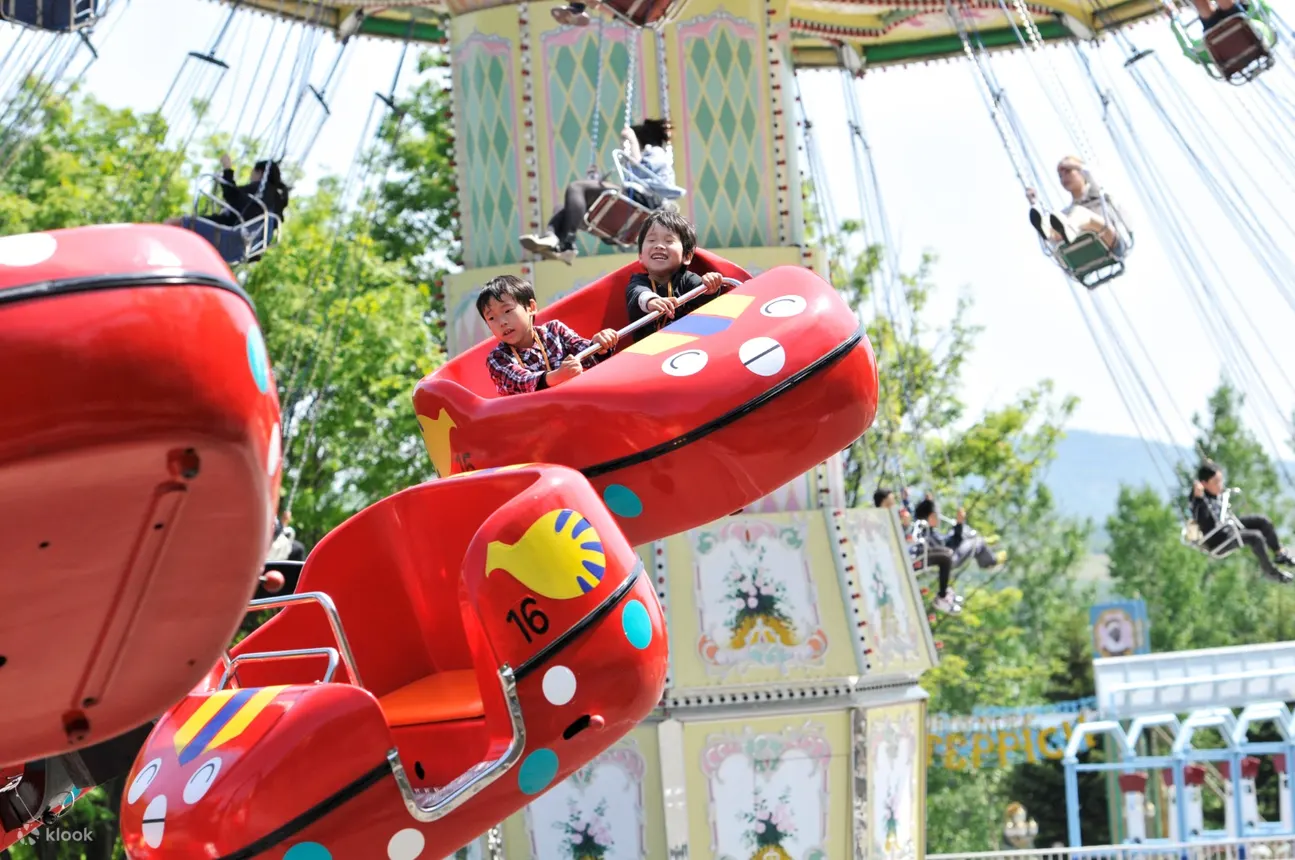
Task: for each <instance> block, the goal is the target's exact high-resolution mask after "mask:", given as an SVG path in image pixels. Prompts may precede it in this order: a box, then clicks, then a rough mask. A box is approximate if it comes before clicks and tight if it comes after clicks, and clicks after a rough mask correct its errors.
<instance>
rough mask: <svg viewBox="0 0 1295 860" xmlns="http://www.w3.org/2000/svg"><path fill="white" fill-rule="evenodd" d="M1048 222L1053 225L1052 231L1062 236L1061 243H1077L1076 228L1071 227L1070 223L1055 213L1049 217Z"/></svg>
mask: <svg viewBox="0 0 1295 860" xmlns="http://www.w3.org/2000/svg"><path fill="white" fill-rule="evenodd" d="M1048 221H1049V223H1051V224H1052V229H1053V230H1056V231H1057V234H1058V235H1059V236H1061V241H1063V242H1065V243H1066V244H1067V245H1069V244H1071V243H1072V242H1074V241H1075V228H1074V227H1071V226H1070V223H1069V222H1068V221H1066V220H1065V219H1064V218H1061V217H1059V216H1058V215H1057V214H1056V213H1055V212H1054V213H1053V214H1051V215H1049V216H1048Z"/></svg>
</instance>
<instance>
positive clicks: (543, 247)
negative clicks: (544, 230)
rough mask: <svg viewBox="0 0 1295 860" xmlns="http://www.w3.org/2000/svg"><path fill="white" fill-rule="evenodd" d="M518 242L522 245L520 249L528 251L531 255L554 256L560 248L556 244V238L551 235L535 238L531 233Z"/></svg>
mask: <svg viewBox="0 0 1295 860" xmlns="http://www.w3.org/2000/svg"><path fill="white" fill-rule="evenodd" d="M519 241H520V242H521V243H522V247H523V248H525V249H526V250H528V251H530V252H531V253H532V254H543V255H546V256H547V255H549V254H556V253H557V252H558V248H559V247H561V246H560V245H559V243H558V237H557V236H554V235H553V234H552V233H550V234H548V235H547V236H536V235H535V234H533V233H532V234H531V235H529V236H523V237H522V238H521V239H520V240H519Z"/></svg>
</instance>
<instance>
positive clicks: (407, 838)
mask: <svg viewBox="0 0 1295 860" xmlns="http://www.w3.org/2000/svg"><path fill="white" fill-rule="evenodd" d="M426 844H427V839H426V838H425V837H424V836H423V834H422V833H421V832H420V831H418V830H415V829H414V828H412V827H406V828H405V829H404V830H402V831H400V832H399V833H397V834H396V835H395V836H393V837H391V841H390V842H388V843H387V857H388V858H390V860H415V858H417V857H418V855H420V854H422V853H423V846H425V845H426Z"/></svg>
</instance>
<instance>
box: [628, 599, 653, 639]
mask: <svg viewBox="0 0 1295 860" xmlns="http://www.w3.org/2000/svg"><path fill="white" fill-rule="evenodd" d="M621 627H622V628H624V630H625V638H626V639H628V640H629V641H630V644H631V645H633V646H634V647H635V648H637V649H639V650H640V651H642V650H643V649H644V648H646V647H647V646H649V645H651V644H652V619H651V618H649V617H648V611H647V607H646V606H644V605H643V604H642V603H639V602H638V601H637V600H631V601H630V602H629V603H627V604H625V611H624V612H622V613H621Z"/></svg>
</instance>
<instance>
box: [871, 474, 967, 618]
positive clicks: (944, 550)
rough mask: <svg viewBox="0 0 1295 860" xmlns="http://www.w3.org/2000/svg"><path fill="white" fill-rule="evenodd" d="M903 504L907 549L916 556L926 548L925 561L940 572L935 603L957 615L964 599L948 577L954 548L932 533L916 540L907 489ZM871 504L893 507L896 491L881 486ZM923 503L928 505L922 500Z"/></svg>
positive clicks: (935, 605) (942, 609)
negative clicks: (950, 585)
mask: <svg viewBox="0 0 1295 860" xmlns="http://www.w3.org/2000/svg"><path fill="white" fill-rule="evenodd" d="M904 496H905V498H904V504H903V506H902V507H901V508H900V509H899V521H900V523H901V524H902V525H903V526H904V531H905V534H904V539H905V540H906V541H907V542H908V544H909V546H908V552H909V555H912V556H913V557H914V558H916V559H920V558H922V556H923V550H925V556H926V564H927V567H928V569H929V568H930V567H934V568H935V569H936V572H937V574H938V577H939V579H938V586H937V590H936V593H935V601H934V603H933V604H932V605H933V606H934V607H935V608H936V609H938V610H939V611H940V612H949V613H952V614H954V615H957V614H958V613H959V612H961V611H962V598H961V597H959V596H958V595H957V594H955V593H954V591H953V589H951V588H949V579H950V578H951V577H952V576H953V550H951V549H949V548H948V547H946V546H941V545H940V542H939V540H938V539H933V538H934V536H933V535H928V536H927V538H926V540H925V542H924V544H919V543H916V542H915V541H914V538H913V534H912V532H911V531H910V530H909V529H910V526H911V523H912V518H911V515H909V516H906V515H908V514H909V509H908V498H907V496H908V492H907V491H905V492H904ZM872 503H873V505H874V506H876V507H878V508H892V507H894V506H895V494H894V493H893V492H891V491H890V490H887V489H884V488H878V489H877V492H875V493H873V494H872ZM922 504H929V502H923V503H922ZM917 509H918V510H919V511H920V510H921V509H922V505H921V504H919V505H918V506H917Z"/></svg>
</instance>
